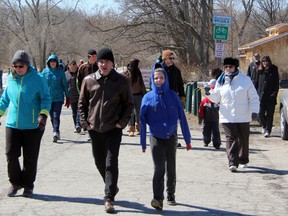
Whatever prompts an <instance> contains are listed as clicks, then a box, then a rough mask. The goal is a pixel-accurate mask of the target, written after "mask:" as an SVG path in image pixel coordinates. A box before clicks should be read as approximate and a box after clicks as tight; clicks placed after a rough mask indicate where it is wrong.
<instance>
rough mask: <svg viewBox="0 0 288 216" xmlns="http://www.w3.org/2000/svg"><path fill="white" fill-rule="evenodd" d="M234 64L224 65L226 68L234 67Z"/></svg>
mask: <svg viewBox="0 0 288 216" xmlns="http://www.w3.org/2000/svg"><path fill="white" fill-rule="evenodd" d="M233 67H234V65H224V68H233Z"/></svg>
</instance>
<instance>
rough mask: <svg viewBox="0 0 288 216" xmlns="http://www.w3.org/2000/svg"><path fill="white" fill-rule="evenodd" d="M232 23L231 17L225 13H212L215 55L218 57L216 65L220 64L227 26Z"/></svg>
mask: <svg viewBox="0 0 288 216" xmlns="http://www.w3.org/2000/svg"><path fill="white" fill-rule="evenodd" d="M231 23H232V17H231V16H226V15H218V14H214V15H213V24H214V31H213V33H214V34H213V36H214V40H215V42H216V43H215V57H216V58H217V59H218V67H220V66H221V59H222V58H224V51H225V44H224V41H227V40H228V33H229V26H230V25H231Z"/></svg>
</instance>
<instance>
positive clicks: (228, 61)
mask: <svg viewBox="0 0 288 216" xmlns="http://www.w3.org/2000/svg"><path fill="white" fill-rule="evenodd" d="M223 65H234V66H235V67H236V68H238V67H239V60H238V59H236V58H232V57H228V58H225V59H224V62H223Z"/></svg>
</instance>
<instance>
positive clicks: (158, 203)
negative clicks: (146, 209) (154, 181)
mask: <svg viewBox="0 0 288 216" xmlns="http://www.w3.org/2000/svg"><path fill="white" fill-rule="evenodd" d="M151 206H152V207H153V208H155V209H157V210H162V209H163V201H162V200H157V199H152V201H151Z"/></svg>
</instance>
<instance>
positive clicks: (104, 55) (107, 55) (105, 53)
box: [97, 48, 114, 63]
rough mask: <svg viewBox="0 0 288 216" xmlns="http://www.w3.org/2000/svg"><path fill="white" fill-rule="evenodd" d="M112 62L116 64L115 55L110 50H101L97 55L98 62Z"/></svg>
mask: <svg viewBox="0 0 288 216" xmlns="http://www.w3.org/2000/svg"><path fill="white" fill-rule="evenodd" d="M104 59H105V60H110V61H111V62H113V63H114V55H113V52H112V50H111V49H109V48H103V49H101V50H99V52H98V55H97V61H98V62H99V61H100V60H104Z"/></svg>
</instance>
